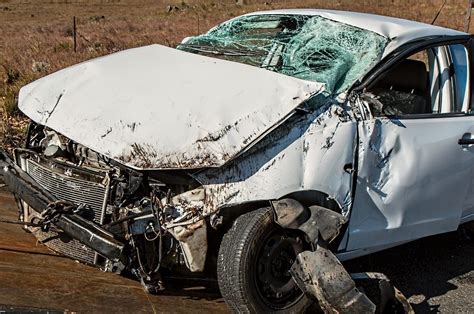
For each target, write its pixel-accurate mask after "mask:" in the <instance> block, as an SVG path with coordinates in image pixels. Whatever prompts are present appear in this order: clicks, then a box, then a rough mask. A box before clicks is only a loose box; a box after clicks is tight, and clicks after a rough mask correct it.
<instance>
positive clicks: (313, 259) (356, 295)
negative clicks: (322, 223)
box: [290, 247, 376, 313]
mask: <svg viewBox="0 0 474 314" xmlns="http://www.w3.org/2000/svg"><path fill="white" fill-rule="evenodd" d="M290 272H291V275H292V276H293V278H294V279H295V281H296V283H297V284H298V287H299V288H300V289H301V290H303V291H304V292H305V293H306V294H307V295H308V296H310V297H312V298H313V299H314V300H316V301H318V303H319V305H320V306H321V308H322V309H323V310H324V311H325V313H375V310H376V306H375V304H374V303H372V301H370V299H369V298H368V297H367V296H366V295H365V294H363V293H361V292H359V291H358V290H357V288H356V285H355V283H354V281H353V280H352V278H351V276H350V275H349V273H348V272H347V271H346V270H345V269H344V266H342V264H341V263H340V262H339V261H338V260H337V258H336V257H335V256H334V255H333V254H332V252H331V251H330V250H328V249H325V248H323V247H318V248H317V249H316V251H314V252H310V251H304V252H302V253H300V254H298V256H297V257H296V261H295V263H294V264H293V266H292V267H291V270H290Z"/></svg>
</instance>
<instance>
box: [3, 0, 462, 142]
mask: <svg viewBox="0 0 474 314" xmlns="http://www.w3.org/2000/svg"><path fill="white" fill-rule="evenodd" d="M467 2H468V1H467V0H448V1H447V4H446V6H445V7H444V9H443V10H442V12H441V14H440V15H439V17H438V19H437V21H436V24H437V25H442V26H446V27H451V28H455V29H460V30H462V29H463V28H464V21H465V16H466V7H467ZM442 3H443V0H425V1H423V0H421V1H415V0H359V1H357V0H288V1H282V0H266V1H255V0H247V1H244V4H241V5H237V4H236V3H235V0H225V1H218V0H183V1H176V0H168V1H166V0H141V1H140V0H30V1H22V0H0V114H1V127H0V144H2V145H3V146H7V147H11V145H13V144H15V143H18V142H19V141H21V139H22V136H23V131H24V128H25V125H26V124H25V123H24V122H23V121H24V118H23V117H22V116H21V114H20V113H19V112H18V110H17V109H16V96H17V94H18V90H19V88H20V87H21V86H23V85H25V84H27V83H28V82H30V81H32V80H35V79H37V78H39V77H41V76H44V75H47V74H48V73H51V72H54V71H57V70H59V69H61V68H64V67H67V66H69V65H72V64H75V63H78V62H81V61H83V60H87V59H90V58H94V57H98V56H101V55H105V54H109V53H113V52H115V51H118V50H123V49H127V48H131V47H136V46H143V45H148V44H152V43H159V44H163V45H168V46H175V45H176V44H177V43H179V42H180V41H181V40H182V39H183V38H184V37H186V36H192V35H194V34H197V33H200V32H204V31H206V30H208V29H209V28H210V27H211V26H213V25H215V24H217V23H219V22H221V21H224V20H227V19H229V18H231V17H233V16H236V15H240V14H243V13H247V12H252V11H258V10H270V9H277V8H330V9H341V10H353V11H360V12H371V13H377V14H382V15H389V16H397V17H402V18H407V19H412V20H417V21H422V22H427V23H430V22H431V21H432V19H433V17H434V16H435V15H436V12H437V11H438V9H439V7H440V6H441V4H442ZM73 16H76V17H77V34H78V38H77V51H76V52H74V49H73V37H72V34H73V26H72V25H73V24H72V21H73Z"/></svg>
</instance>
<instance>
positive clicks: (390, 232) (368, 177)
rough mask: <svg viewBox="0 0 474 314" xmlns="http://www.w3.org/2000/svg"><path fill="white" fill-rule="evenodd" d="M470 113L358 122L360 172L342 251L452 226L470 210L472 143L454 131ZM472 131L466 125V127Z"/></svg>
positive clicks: (460, 131)
mask: <svg viewBox="0 0 474 314" xmlns="http://www.w3.org/2000/svg"><path fill="white" fill-rule="evenodd" d="M472 121H473V118H472V117H470V116H457V117H456V116H453V117H440V118H436V117H432V118H430V119H396V118H394V119H389V118H375V119H371V120H367V121H363V122H362V123H360V124H359V134H360V137H359V138H360V141H359V156H360V159H359V174H358V178H357V192H356V194H355V199H354V208H353V210H352V215H351V219H350V224H349V230H350V232H349V243H348V247H347V249H348V250H357V249H369V248H375V247H385V246H387V245H390V244H392V243H402V242H406V241H409V240H414V239H418V238H421V237H424V236H428V235H433V234H437V233H443V232H449V231H453V230H456V229H457V227H458V226H459V223H460V220H461V217H462V215H463V212H464V213H467V212H469V210H470V207H469V206H471V205H469V206H467V204H466V202H465V200H466V197H468V190H469V188H470V184H471V183H472V179H471V178H472V174H473V173H474V166H473V161H474V157H473V156H474V154H473V150H472V148H465V149H463V148H462V147H461V146H460V145H458V142H457V141H458V138H459V137H460V135H462V134H463V133H464V132H466V131H467V130H469V129H470V128H471V129H472ZM471 131H472V130H471Z"/></svg>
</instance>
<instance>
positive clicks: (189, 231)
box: [15, 124, 207, 289]
mask: <svg viewBox="0 0 474 314" xmlns="http://www.w3.org/2000/svg"><path fill="white" fill-rule="evenodd" d="M15 158H16V163H17V164H18V165H19V166H20V167H21V169H22V170H23V171H25V172H26V173H27V174H28V175H29V176H30V177H31V178H32V179H33V180H34V181H35V182H36V183H37V184H38V185H39V187H40V188H42V189H44V190H45V191H43V192H50V193H51V194H52V195H50V196H53V198H57V199H55V200H54V199H53V200H52V202H49V203H48V205H47V206H46V208H47V209H45V210H43V209H44V208H33V206H30V205H32V204H31V203H30V205H28V204H27V202H25V201H20V206H21V207H20V208H22V210H21V212H20V219H21V220H22V221H23V222H25V223H27V224H28V225H27V228H28V229H29V230H30V231H31V232H32V233H33V234H34V235H35V236H36V237H37V238H38V239H39V240H40V241H41V242H43V243H44V244H46V245H47V246H48V247H50V248H51V249H53V250H55V251H57V252H58V253H61V254H64V255H67V256H70V257H72V258H74V259H77V260H79V261H81V262H85V263H88V264H91V265H96V266H98V267H100V268H102V269H103V270H105V271H112V272H118V273H120V272H122V271H127V272H131V273H133V274H134V275H136V276H137V277H138V278H139V279H140V280H141V281H142V282H144V283H146V284H147V287H148V288H150V289H156V288H159V287H160V285H161V283H160V282H159V280H160V279H159V270H161V271H163V270H164V269H166V268H168V269H169V270H171V269H172V270H173V272H174V273H176V272H179V271H178V269H179V268H181V269H182V270H184V271H186V268H187V269H188V270H187V271H188V272H189V269H190V270H191V271H194V272H195V271H200V272H202V271H203V270H204V266H205V260H206V253H207V231H206V225H207V223H206V222H205V221H204V220H203V218H201V217H200V216H199V213H198V211H197V210H198V209H199V206H202V205H200V204H199V202H196V203H195V205H196V208H194V209H193V208H189V204H193V203H192V201H190V202H188V207H187V208H183V207H180V206H174V205H173V202H179V198H174V197H175V196H176V195H178V194H181V193H183V192H185V191H187V190H192V189H193V188H195V187H197V186H198V184H197V182H196V181H194V180H193V179H192V178H190V177H189V176H186V175H185V174H184V173H178V171H174V173H173V175H170V174H169V173H166V171H164V172H163V173H159V172H157V171H150V172H137V171H134V170H132V169H129V168H125V167H123V166H121V165H120V164H118V163H116V162H114V161H112V160H110V159H108V158H106V157H104V156H103V155H101V154H98V153H96V152H93V151H91V150H90V149H88V148H86V147H84V146H82V145H80V144H78V143H75V142H73V141H72V140H69V139H67V138H65V137H63V136H62V135H60V134H58V133H56V132H54V131H52V130H49V129H47V128H45V127H43V126H40V125H36V124H31V125H30V126H29V130H28V136H27V144H26V147H25V148H24V149H17V150H16V151H15ZM167 179H169V180H167ZM165 182H166V183H165ZM21 199H22V200H25V198H23V197H22V198H21ZM66 214H70V215H73V216H74V217H75V218H79V219H80V220H81V222H84V223H85V224H86V226H85V227H84V228H85V229H89V228H92V227H91V226H92V224H94V228H92V229H94V231H93V232H92V233H90V232H86V234H85V235H89V234H94V233H95V232H97V233H98V234H103V235H104V238H103V239H99V240H97V241H98V243H97V244H96V245H98V246H99V247H101V248H102V251H100V250H99V251H97V250H93V249H92V248H91V247H90V245H84V243H81V238H77V235H78V234H76V233H75V231H71V232H72V234H68V232H67V231H65V230H60V229H58V228H57V227H56V225H58V221H59V218H60V217H62V216H63V217H64V216H65V215H66ZM81 218H82V219H83V220H84V221H82V219H81ZM88 223H91V224H90V225H89V224H88ZM95 236H96V237H97V235H95ZM99 238H100V237H99ZM190 238H193V241H194V245H199V246H200V249H199V253H198V254H196V252H191V251H192V250H194V248H193V247H192V246H190V245H189V244H187V240H188V239H190ZM197 238H199V239H197ZM84 240H86V241H88V239H84ZM101 241H103V243H100V242H101ZM107 246H110V247H107ZM183 252H187V253H188V254H187V255H186V254H183ZM189 257H191V260H189V259H190V258H189ZM196 258H197V259H198V260H196ZM185 266H187V267H185ZM148 283H149V285H148Z"/></svg>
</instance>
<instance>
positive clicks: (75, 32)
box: [72, 16, 77, 52]
mask: <svg viewBox="0 0 474 314" xmlns="http://www.w3.org/2000/svg"><path fill="white" fill-rule="evenodd" d="M72 36H73V38H74V52H76V51H77V28H76V17H75V16H73V17H72Z"/></svg>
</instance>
